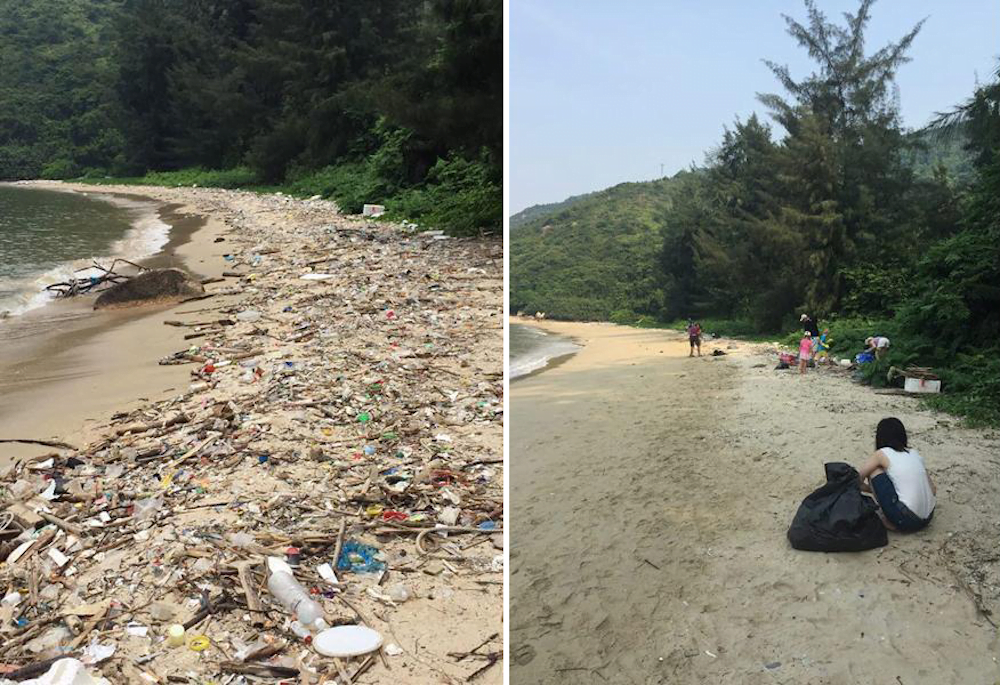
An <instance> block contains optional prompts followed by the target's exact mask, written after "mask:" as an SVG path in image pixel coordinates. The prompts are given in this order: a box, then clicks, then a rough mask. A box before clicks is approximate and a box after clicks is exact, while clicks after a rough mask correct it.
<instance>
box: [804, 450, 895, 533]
mask: <svg viewBox="0 0 1000 685" xmlns="http://www.w3.org/2000/svg"><path fill="white" fill-rule="evenodd" d="M860 485H861V480H860V478H859V476H858V472H857V471H856V470H855V469H854V467H853V466H851V465H850V464H845V463H843V462H830V463H828V464H826V485H824V486H823V487H821V488H819V489H818V490H815V491H814V492H812V493H811V494H810V495H809V496H808V497H806V498H805V499H804V500H803V501H802V504H801V505H799V510H798V511H797V512H795V518H794V519H792V525H791V526H790V527H789V529H788V541H789V542H791V543H792V547H794V548H795V549H803V550H809V551H813V552H858V551H861V550H864V549H872V548H874V547H882V546H884V545H886V544H887V543H888V542H889V539H888V535H887V534H886V532H885V526H884V525H882V521H881V520H880V519H879V517H878V514H877V513H876V512H877V510H878V505H877V504H875V502H874V500H872V499H871V498H869V497H865V496H864V495H862V494H861V488H860Z"/></svg>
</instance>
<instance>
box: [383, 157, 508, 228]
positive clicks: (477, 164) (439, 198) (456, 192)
mask: <svg viewBox="0 0 1000 685" xmlns="http://www.w3.org/2000/svg"><path fill="white" fill-rule="evenodd" d="M386 209H387V210H388V211H389V212H390V213H391V214H394V215H396V216H399V217H401V218H406V219H412V220H416V219H419V220H420V221H421V223H423V224H425V225H429V226H432V227H435V228H441V229H444V230H447V231H448V232H449V233H452V234H454V235H476V234H478V233H500V232H501V231H502V230H503V225H502V223H503V222H502V221H501V217H502V215H503V188H502V186H501V185H500V183H499V182H498V181H497V180H495V179H494V178H493V167H492V165H491V164H490V163H489V161H488V155H487V153H486V152H485V151H484V152H483V153H482V154H481V155H480V157H479V158H478V159H476V160H469V159H465V158H463V157H459V156H457V155H451V156H449V157H448V158H447V159H439V160H438V161H437V163H436V164H435V165H434V166H433V167H431V170H430V172H428V174H427V180H426V181H425V182H424V184H422V186H420V187H417V188H413V189H410V190H407V191H404V192H402V193H400V194H399V195H398V196H397V197H395V198H392V199H390V200H388V202H387V206H386Z"/></svg>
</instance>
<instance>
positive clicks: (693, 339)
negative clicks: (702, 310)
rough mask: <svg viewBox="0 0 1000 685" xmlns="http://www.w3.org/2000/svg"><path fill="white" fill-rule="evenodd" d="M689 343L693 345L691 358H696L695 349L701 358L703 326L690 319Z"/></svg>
mask: <svg viewBox="0 0 1000 685" xmlns="http://www.w3.org/2000/svg"><path fill="white" fill-rule="evenodd" d="M687 331H688V342H689V343H691V353H690V354H689V355H688V356H689V357H693V356H694V348H696V347H697V348H698V356H699V357H700V356H701V324H700V323H698V322H697V321H691V320H690V319H688V328H687Z"/></svg>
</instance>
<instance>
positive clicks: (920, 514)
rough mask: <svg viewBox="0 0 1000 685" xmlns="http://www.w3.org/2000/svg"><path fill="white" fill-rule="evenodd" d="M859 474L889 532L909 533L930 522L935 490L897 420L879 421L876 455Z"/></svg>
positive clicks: (863, 488) (922, 461) (862, 484)
mask: <svg viewBox="0 0 1000 685" xmlns="http://www.w3.org/2000/svg"><path fill="white" fill-rule="evenodd" d="M858 474H859V475H860V476H861V489H862V490H865V491H866V492H870V493H872V494H873V495H874V496H875V501H877V502H878V505H879V508H880V510H881V516H882V523H884V524H885V527H886V528H888V529H889V530H898V531H902V532H904V533H910V532H913V531H917V530H920V529H921V528H924V527H926V526H927V524H928V523H930V522H931V518H933V516H934V506H935V504H936V502H935V500H934V496H935V495H937V487H935V485H934V482H933V481H932V480H931V478H930V476H929V475H927V469H926V468H924V460H923V459H922V458H921V457H920V455H919V454H918V453H917V451H916V450H915V449H911V448H910V447H909V445H908V444H907V441H906V428H905V427H904V426H903V422H902V421H900V420H899V419H897V418H888V419H882V420H881V421H879V422H878V426H877V427H876V428H875V454H873V455H872V457H871V458H870V459H869V460H868V461H866V462H865V463H864V465H863V466H862V467H861V468H860V469H858ZM866 480H867V482H866Z"/></svg>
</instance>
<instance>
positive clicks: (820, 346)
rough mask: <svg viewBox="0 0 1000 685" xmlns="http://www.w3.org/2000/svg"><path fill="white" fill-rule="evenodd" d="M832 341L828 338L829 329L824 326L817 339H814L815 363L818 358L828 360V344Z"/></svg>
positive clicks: (817, 361)
mask: <svg viewBox="0 0 1000 685" xmlns="http://www.w3.org/2000/svg"><path fill="white" fill-rule="evenodd" d="M832 342H833V341H832V340H831V339H830V329H829V328H824V329H823V332H822V333H821V334H820V336H819V340H817V341H816V363H817V364H819V361H820V359H821V358H822V359H823V360H824V361H827V362H828V361H830V344H831V343H832Z"/></svg>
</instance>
